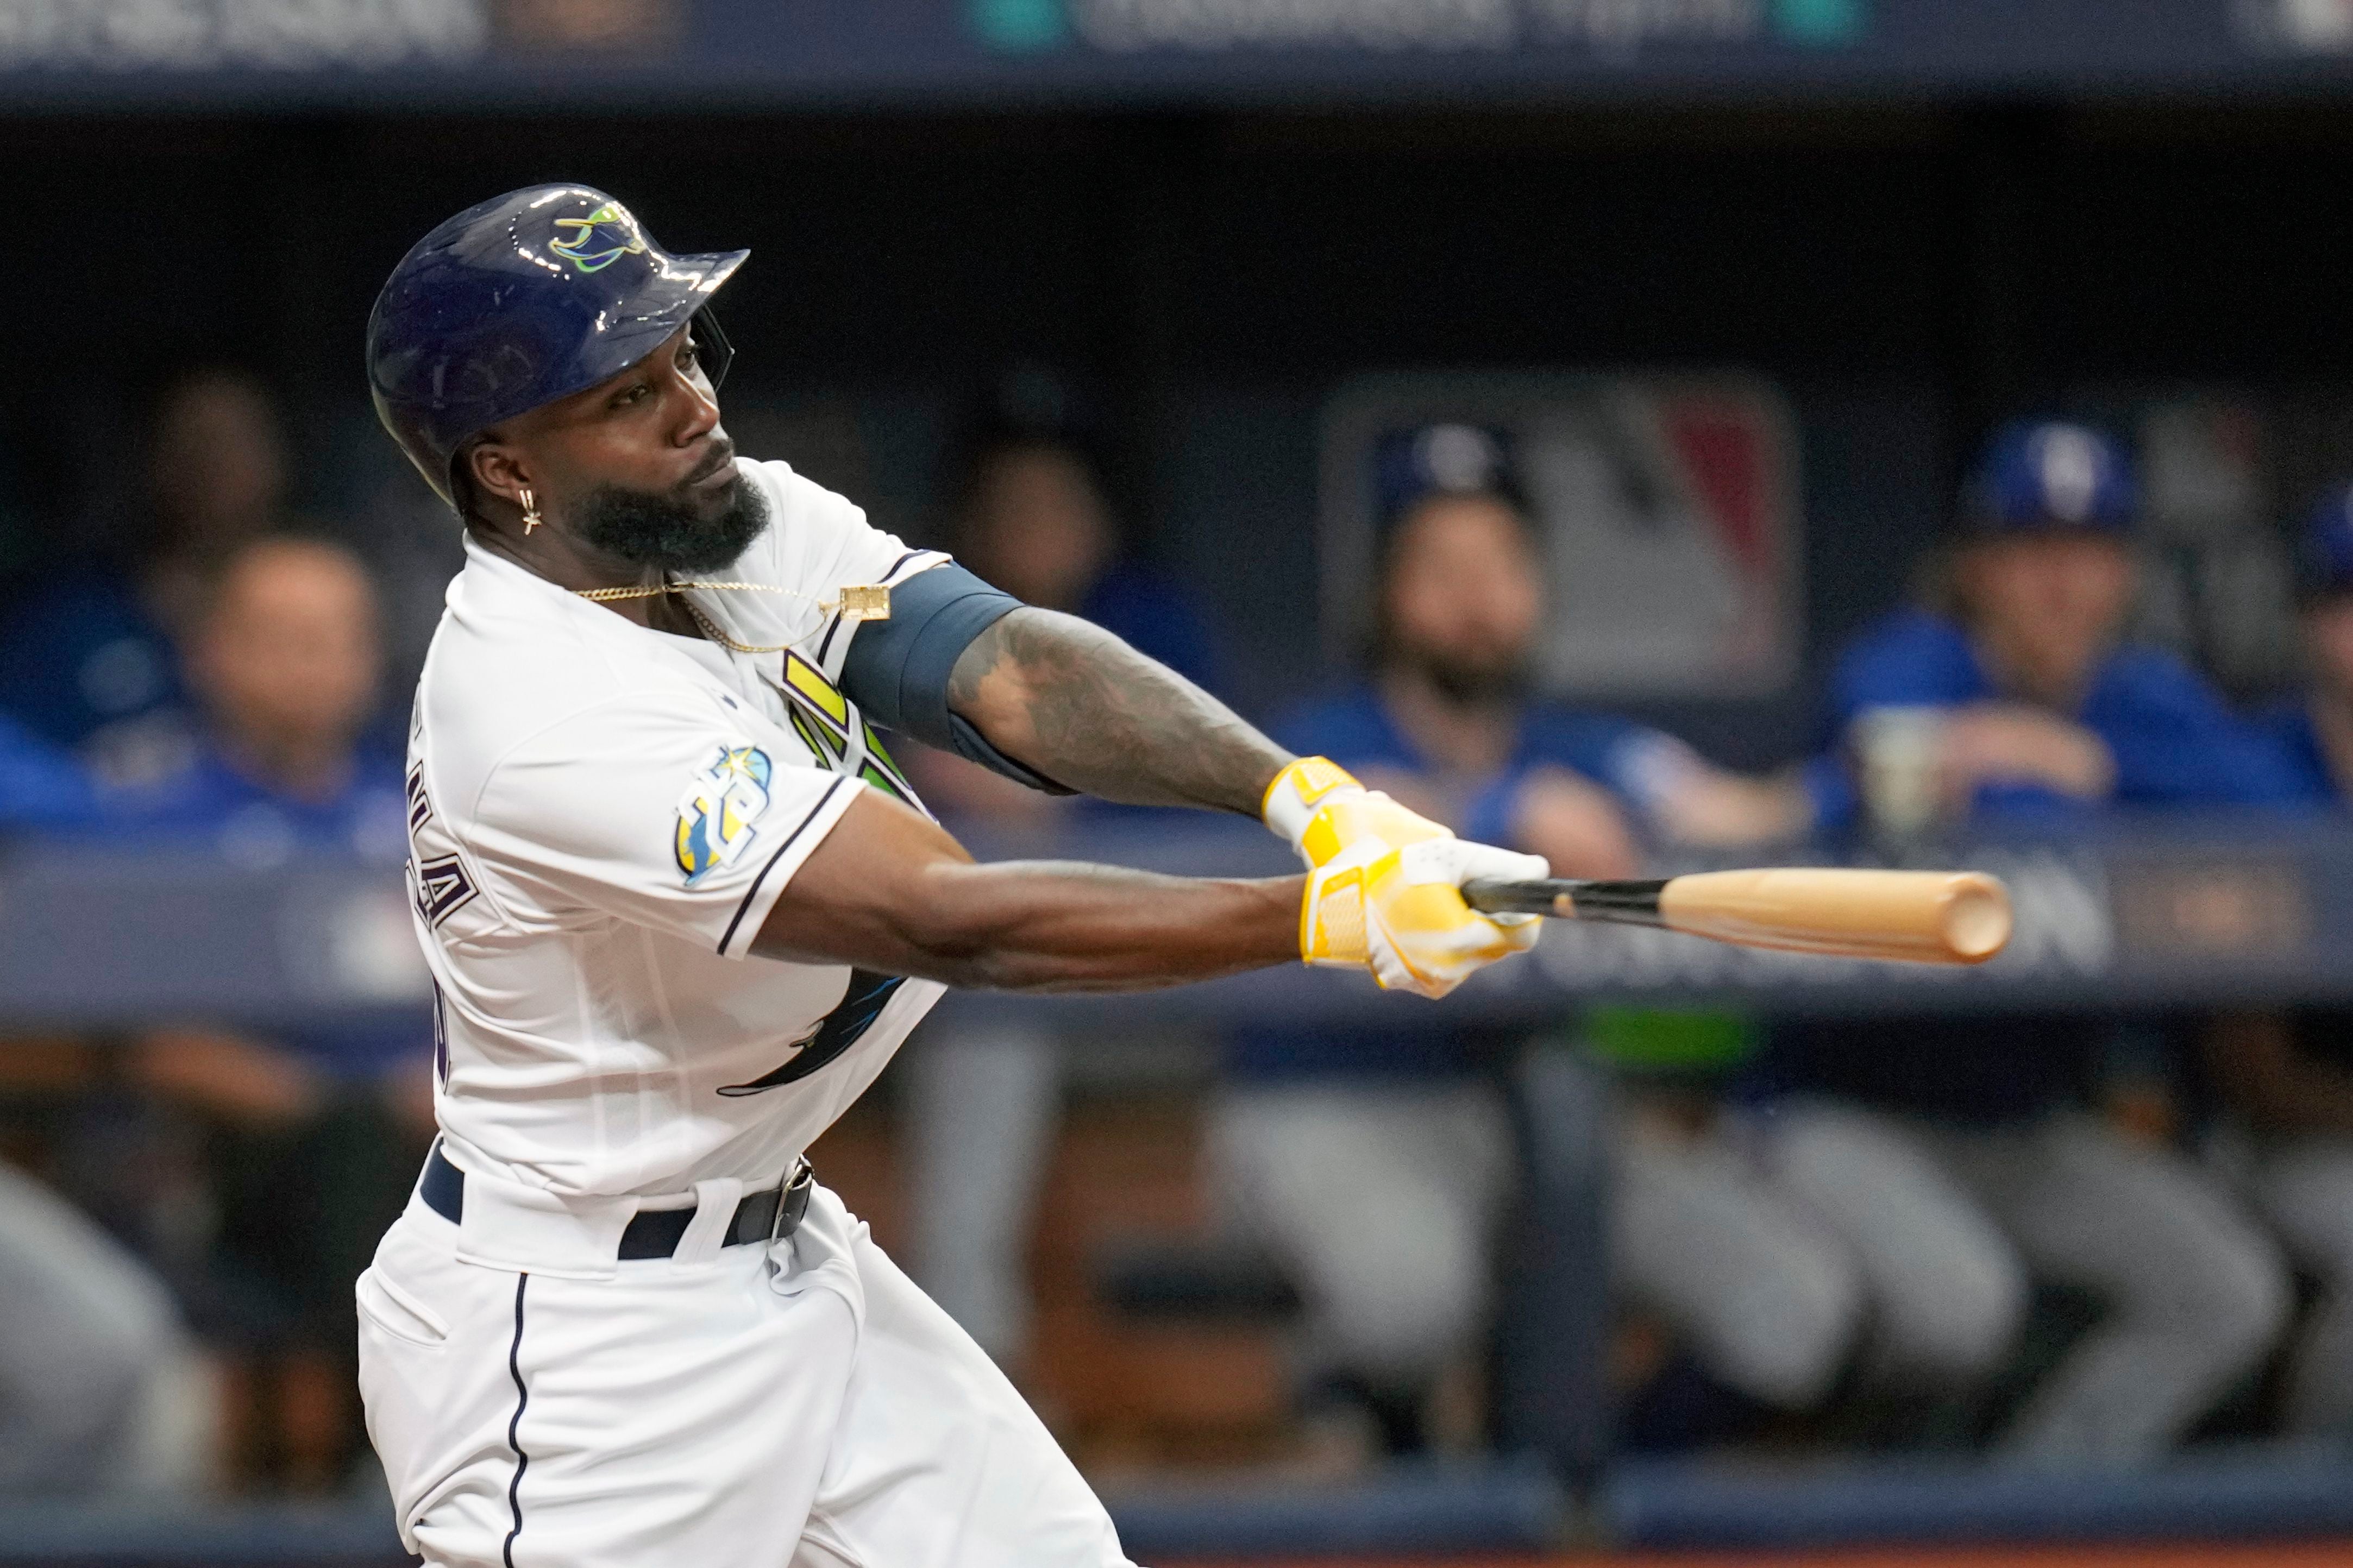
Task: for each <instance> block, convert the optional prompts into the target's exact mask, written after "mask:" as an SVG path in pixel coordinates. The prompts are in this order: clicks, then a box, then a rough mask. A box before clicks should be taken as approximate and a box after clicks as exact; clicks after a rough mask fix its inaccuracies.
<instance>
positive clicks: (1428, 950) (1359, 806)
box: [1265, 757, 1551, 996]
mask: <svg viewBox="0 0 2353 1568" xmlns="http://www.w3.org/2000/svg"><path fill="white" fill-rule="evenodd" d="M1265 816H1266V822H1267V826H1269V827H1271V828H1272V829H1273V830H1274V831H1275V832H1276V833H1277V834H1280V835H1281V836H1282V837H1285V838H1288V839H1289V840H1291V842H1292V843H1293V846H1295V847H1297V848H1298V850H1299V853H1300V857H1301V858H1303V860H1305V861H1306V863H1307V895H1306V898H1305V899H1304V900H1303V902H1302V905H1301V909H1300V916H1299V952H1300V956H1301V957H1302V958H1303V959H1304V960H1305V961H1306V962H1308V963H1320V964H1332V965H1340V966H1345V967H1348V968H1356V967H1363V968H1366V969H1369V970H1371V971H1372V973H1373V978H1374V979H1375V980H1376V981H1377V982H1379V983H1380V984H1382V985H1383V986H1385V987H1388V988H1389V989H1392V990H1398V991H1410V992H1413V993H1414V994H1417V995H1421V996H1443V995H1445V994H1447V993H1448V992H1450V991H1451V990H1453V989H1454V988H1455V987H1456V986H1457V985H1460V984H1462V982H1463V981H1464V980H1466V979H1467V978H1469V977H1470V976H1471V975H1472V973H1474V972H1476V971H1478V970H1480V969H1483V968H1485V967H1486V966H1487V965H1488V964H1490V963H1494V962H1495V961H1496V960H1497V959H1499V958H1507V957H1509V956H1510V955H1511V954H1513V953H1514V952H1526V951H1527V950H1528V949H1529V948H1531V947H1534V946H1535V942H1536V937H1537V935H1538V934H1539V932H1540V931H1542V930H1543V921H1541V920H1540V919H1539V918H1537V917H1535V916H1533V915H1498V916H1490V915H1483V914H1481V913H1480V912H1479V911H1477V910H1473V909H1472V908H1471V907H1470V906H1469V905H1468V904H1466V903H1464V902H1463V901H1462V895H1461V891H1460V890H1459V889H1461V885H1462V884H1463V883H1464V882H1467V881H1470V880H1472V879H1474V878H1482V877H1495V878H1504V879H1525V878H1535V877H1545V876H1549V875H1550V874H1551V868H1549V867H1547V866H1546V864H1545V862H1544V861H1543V860H1542V859H1541V858H1538V857H1536V856H1534V855H1515V854H1514V853H1512V852H1511V851H1510V850H1507V849H1497V848H1493V847H1491V846H1488V845H1484V844H1466V843H1464V842H1463V841H1462V840H1461V839H1459V838H1457V837H1454V835H1453V834H1452V833H1451V831H1449V830H1448V829H1447V828H1445V827H1443V826H1440V824H1438V823H1435V822H1432V821H1430V819H1429V818H1428V817H1425V816H1418V815H1416V814H1415V813H1413V812H1410V811H1408V810H1407V809H1406V808H1405V807H1404V806H1401V805H1398V803H1397V802H1395V801H1393V800H1391V799H1390V798H1389V797H1388V795H1381V794H1377V793H1376V792H1374V791H1370V790H1367V789H1366V788H1365V787H1364V786H1363V785H1362V784H1358V783H1357V782H1356V780H1355V779H1354V778H1353V777H1351V776H1350V775H1349V774H1348V773H1347V772H1346V771H1345V770H1344V769H1342V768H1340V767H1338V766H1336V765H1335V764H1334V763H1330V762H1328V761H1326V760H1325V759H1324V758H1322V757H1303V758H1301V759H1300V760H1299V761H1298V762H1295V763H1292V764H1291V766H1289V767H1287V768H1285V769H1284V770H1283V771H1282V773H1280V774H1278V775H1276V777H1275V781H1274V783H1273V784H1271V786H1269V788H1268V790H1267V794H1266V808H1265Z"/></svg>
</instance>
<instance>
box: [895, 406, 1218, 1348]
mask: <svg viewBox="0 0 2353 1568" xmlns="http://www.w3.org/2000/svg"><path fill="white" fill-rule="evenodd" d="M950 488H951V494H952V495H953V497H954V503H953V510H952V512H951V515H950V519H949V528H948V533H949V543H950V544H951V546H952V548H953V549H954V551H955V556H956V559H957V560H958V561H959V562H960V563H963V564H964V565H965V567H967V568H969V569H970V570H971V571H972V572H974V573H975V574H977V575H979V576H980V577H981V578H982V579H983V580H985V581H987V582H988V583H990V584H994V585H995V586H997V587H999V588H1002V589H1004V590H1005V591H1006V592H1007V593H1008V594H1011V595H1013V596H1014V597H1016V598H1018V599H1019V600H1021V601H1022V602H1023V603H1025V604H1029V605H1041V606H1043V607H1045V608H1048V609H1056V610H1062V611H1065V612H1068V613H1070V614H1072V615H1077V616H1083V617H1085V618H1086V619H1088V620H1090V621H1092V622H1094V623H1095V624H1096V625H1097V626H1102V627H1103V628H1104V629H1106V630H1108V631H1111V632H1113V633H1114V634H1116V635H1117V636H1118V637H1121V638H1122V639H1123V640H1124V641H1125V642H1126V643H1127V644H1128V645H1129V646H1130V647H1134V648H1135V649H1136V650H1137V651H1138V652H1140V653H1142V654H1144V655H1145V657H1146V658H1155V659H1157V660H1159V661H1160V662H1161V663H1162V664H1165V665H1166V666H1167V667H1168V668H1171V669H1173V670H1175V671H1176V672H1177V673H1178V674H1180V675H1182V676H1184V677H1186V678H1187V679H1189V680H1191V681H1193V682H1194V683H1195V684H1196V685H1198V686H1201V687H1204V688H1206V689H1208V690H1210V691H1212V692H1216V691H1219V690H1220V689H1221V687H1222V678H1221V670H1220V665H1221V662H1222V661H1221V658H1220V655H1219V649H1218V647H1217V644H1216V641H1215V638H1214V637H1213V636H1212V634H1211V632H1210V630H1209V627H1208V621H1207V619H1206V617H1205V616H1202V614H1201V613H1200V611H1199V610H1198V607H1197V606H1196V605H1195V604H1194V602H1193V600H1192V598H1191V596H1190V595H1187V593H1186V592H1185V591H1184V590H1183V589H1182V588H1181V587H1179V586H1178V585H1176V584H1174V583H1171V582H1170V581H1168V580H1167V579H1166V578H1164V577H1162V576H1161V575H1160V574H1157V573H1155V572H1154V571H1152V570H1151V569H1150V568H1149V567H1147V566H1145V565H1143V564H1142V563H1138V562H1136V561H1134V559H1133V558H1132V557H1131V556H1129V555H1128V554H1127V553H1126V552H1125V551H1124V548H1123V544H1122V541H1121V538H1120V534H1119V530H1118V528H1117V526H1116V525H1115V524H1114V522H1113V518H1112V513H1111V508H1110V506H1109V504H1108V502H1107V501H1106V500H1105V499H1104V495H1103V485H1102V482H1101V480H1100V479H1099V478H1098V476H1097V473H1096V469H1095V466H1094V464H1093V463H1092V461H1091V460H1090V459H1089V458H1088V457H1087V456H1086V454H1085V451H1084V449H1083V448H1082V447H1081V446H1080V445H1079V444H1078V443H1077V442H1076V441H1075V440H1073V439H1071V437H1068V436H1065V435H1063V434H1060V432H1059V430H1058V429H1057V428H1056V427H1055V426H1053V425H1052V424H1050V423H1041V422H1039V421H1035V420H1029V419H1009V418H1005V417H1002V416H999V417H997V418H994V419H992V420H991V421H990V422H989V423H988V424H987V426H985V427H984V428H983V429H982V430H981V432H980V433H979V434H978V435H977V437H975V438H974V439H973V440H972V441H971V442H970V444H969V446H968V449H967V450H966V451H965V454H964V456H963V458H962V460H961V462H960V463H959V464H958V465H957V470H956V473H955V477H954V479H953V481H952V484H951V487H950ZM907 759H908V765H909V767H910V769H911V770H913V773H914V776H915V782H916V784H917V786H918V787H919V788H920V789H921V790H922V792H923V797H924V799H925V801H926V802H927V803H928V804H929V805H931V806H932V807H933V809H934V810H936V811H938V812H939V813H940V814H941V815H942V816H943V817H944V818H945V819H946V820H947V821H948V822H949V823H950V824H951V825H952V826H956V827H959V828H963V829H970V828H972V827H975V826H985V825H987V824H990V823H994V824H996V825H997V826H1000V827H1003V826H1011V825H1018V826H1025V827H1027V828H1029V829H1030V830H1032V831H1048V830H1051V829H1053V828H1056V827H1058V826H1059V827H1063V828H1067V827H1069V826H1071V825H1072V824H1073V823H1076V822H1079V821H1082V820H1090V819H1092V820H1098V821H1100V820H1103V819H1105V818H1108V817H1113V816H1122V817H1125V816H1136V815H1138V809H1137V808H1131V807H1120V806H1113V805H1104V804H1103V803H1102V802H1097V801H1073V800H1062V799H1058V798H1057V797H1055V796H1052V795H1041V794H1039V792H1037V791H1035V790H1031V789H1026V788H1024V787H1022V786H1021V785H1019V784H1015V783H1013V782H1012V781H1011V780H1009V779H1008V778H1006V777H1004V776H1003V775H1001V774H998V773H990V772H989V771H987V769H985V768H982V767H979V766H977V765H976V764H974V763H967V762H965V761H964V760H963V759H961V758H958V757H955V756H951V755H949V754H948V753H946V752H939V751H935V750H933V749H932V748H929V747H915V748H912V749H910V750H909V752H908V753H907ZM1062 1050H1063V1047H1062V1042H1061V1041H1060V1039H1059V1038H1058V1037H1056V1036H1055V1035H1054V1034H1053V1033H1052V1032H1051V1031H1050V1030H1047V1029H1043V1028H1040V1027H1038V1026H1036V1025H1034V1024H1029V1023H1024V1022H1008V1023H1002V1024H997V1025H994V1026H976V1025H971V1024H959V1023H956V1022H955V1021H954V1020H953V1019H943V1020H940V1021H938V1022H935V1023H934V1024H933V1025H932V1026H931V1027H929V1028H928V1029H926V1030H924V1031H923V1036H922V1037H921V1038H920V1040H919V1041H918V1043H917V1044H916V1045H915V1046H914V1047H913V1049H912V1050H911V1051H910V1052H909V1053H908V1055H907V1058H906V1061H905V1062H904V1064H903V1065H902V1067H901V1068H900V1071H901V1072H902V1074H903V1075H904V1076H903V1079H902V1093H903V1094H904V1096H905V1099H904V1100H902V1105H903V1106H904V1108H905V1110H906V1115H907V1131H906V1139H907V1153H908V1157H909V1170H910V1179H911V1184H912V1187H913V1199H914V1203H913V1214H914V1216H915V1234H914V1260H915V1269H914V1272H915V1275H916V1278H917V1279H918V1281H919V1282H920V1283H921V1284H922V1285H923V1289H924V1290H925V1291H927V1292H928V1293H929V1294H930V1295H931V1297H932V1299H933V1300H935V1301H937V1302H939V1304H940V1305H941V1306H942V1307H944V1308H945V1309H946V1310H947V1312H948V1314H949V1316H951V1317H953V1318H955V1321H957V1323H959V1324H960V1325H961V1326H962V1327H963V1328H964V1330H965V1332H966V1333H968V1334H970V1335H971V1336H972V1337H973V1338H974V1339H975V1340H976V1341H977V1342H979V1344H980V1346H981V1348H982V1349H983V1350H986V1351H987V1352H988V1353H989V1355H990V1356H991V1357H992V1358H994V1359H995V1360H996V1361H997V1364H998V1365H1000V1366H1003V1367H1006V1368H1008V1369H1009V1370H1011V1371H1013V1372H1014V1373H1016V1374H1017V1375H1018V1373H1020V1372H1021V1370H1022V1369H1021V1366H1020V1361H1021V1356H1022V1352H1023V1348H1024V1346H1025V1345H1026V1344H1027V1343H1028V1341H1029V1319H1030V1303H1029V1281H1028V1261H1029V1230H1030V1225H1031V1222H1032V1220H1033V1219H1034V1217H1035V1215H1036V1209H1037V1204H1038V1200H1039V1191H1040V1185H1041V1184H1042V1182H1043V1181H1044V1178H1045V1173H1046V1165H1047V1162H1048V1160H1049V1159H1050V1156H1051V1154H1052V1152H1053V1139H1054V1134H1055V1131H1056V1128H1057V1125H1058V1112H1059V1108H1060V1100H1061V1089H1062V1069H1063V1062H1062Z"/></svg>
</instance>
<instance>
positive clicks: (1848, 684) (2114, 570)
mask: <svg viewBox="0 0 2353 1568" xmlns="http://www.w3.org/2000/svg"><path fill="white" fill-rule="evenodd" d="M2134 506H2135V498H2134V490H2133V483H2132V476H2131V472H2130V470H2129V468H2127V467H2126V460H2125V457H2124V454H2123V452H2122V451H2121V450H2120V449H2118V448H2117V447H2116V445H2115V444H2114V443H2113V442H2111V441H2109V440H2108V439H2107V438H2106V437H2104V436H2102V435H2100V434H2099V433H2098V432H2096V431H2094V430H2091V429H2088V428H2085V427H2084V426H2076V425H2066V424H2059V423H2045V424H2040V425H2018V426H2010V427H2009V428H2007V429H2005V430H2004V431H2002V432H2001V433H2000V436H1998V437H1996V439H1995V440H1994V442H1993V444H1992V446H1991V447H1990V448H1989V451H1988V452H1987V454H1986V458H1985V461H1984V463H1983V465H1982V467H1981V468H1979V470H1978V474H1977V476H1976V478H1975V479H1974V480H1973V481H1972V483H1971V485H1970V493H1969V495H1968V498H1967V499H1966V500H1965V503H1964V509H1963V510H1964V515H1963V519H1962V521H1963V529H1964V531H1963V534H1962V537H1961V538H1960V540H1959V541H1958V542H1957V546H1956V548H1955V549H1954V550H1953V552H1952V553H1951V557H1950V560H1949V562H1948V563H1947V572H1946V574H1945V581H1944V582H1943V583H1942V584H1941V585H1940V591H1939V594H1938V595H1937V596H1938V597H1939V598H1940V600H1941V603H1939V604H1937V605H1935V606H1933V607H1928V608H1920V609H1912V610H1905V611H1902V612H1899V613H1898V614H1896V615H1894V616H1890V617H1889V618H1888V619H1887V620H1886V621H1884V622H1883V623H1882V624H1881V625H1880V626H1877V627H1875V628H1873V629H1872V630H1870V631H1868V632H1865V633H1864V634H1863V635H1862V637H1860V638H1859V639H1857V641H1856V642H1855V644H1854V645H1853V646H1852V647H1850V648H1848V649H1847V651H1846V653H1845V654H1844V655H1843V656H1842V657H1841V658H1840V659H1839V661H1838V665H1837V668H1836V669H1835V670H1834V671H1833V673H1832V676H1831V712H1830V720H1831V733H1832V737H1833V741H1834V742H1835V743H1836V744H1837V745H1839V746H1841V747H1852V748H1853V749H1854V750H1855V751H1857V752H1867V751H1868V750H1869V748H1870V747H1871V744H1872V742H1871V736H1870V732H1869V731H1870V721H1872V720H1873V717H1874V716H1876V715H1879V714H1882V713H1885V712H1888V711H1894V712H1896V713H1915V712H1921V711H1924V710H1933V712H1934V715H1935V721H1934V726H1933V731H1932V733H1933V753H1934V763H1935V777H1936V784H1937V793H1938V797H1939V798H1938V801H1937V805H1939V806H1940V807H1941V808H1942V811H1943V812H1944V814H1945V815H1946V816H1947V817H1950V818H1968V819H1971V820H1976V821H1979V822H1983V821H1988V820H1998V819H2010V820H2018V819H2027V820H2036V819H2040V820H2045V821H2050V820H2060V821H2064V820H2067V819H2069V818H2073V817H2080V816H2082V815H2083V814H2084V811H2085V810H2086V808H2089V807H2093V806H2098V805H2107V804H2115V805H2270V804H2276V803H2280V802H2284V801H2291V800H2293V799H2295V797H2296V795H2297V788H2296V783H2295V779H2294V777H2293V776H2292V775H2291V774H2290V773H2289V772H2288V770H2287V769H2285V768H2284V766H2283V765H2282V764H2281V762H2280V760H2279V757H2278V754H2277V750H2276V748H2275V747H2274V746H2272V745H2270V744H2268V743H2267V742H2266V741H2265V739H2264V737H2263V736H2262V735H2260V734H2259V733H2257V732H2256V731H2254V730H2253V727H2252V726H2250V725H2248V724H2246V723H2244V722H2242V721H2241V720H2239V719H2238V718H2237V717H2236V716H2235V715H2234V714H2232V712H2231V710H2230V709H2229V708H2228V706H2227V705H2226V704H2225V703H2224V702H2223V700H2222V699H2221V696H2220V694H2218V693H2217V692H2216V691H2215V690H2214V689H2213V688H2212V687H2211V686H2210V685H2209V684H2208V683H2207V682H2206V681H2205V680H2204V679H2202V678H2201V677H2200V676H2199V675H2198V674H2197V673H2196V672H2194V671H2193V670H2191V669H2190V668H2189V666H2187V665H2185V664H2183V663H2182V662H2181V661H2180V660H2179V659H2178V658H2175V657H2173V656H2172V655H2170V654H2168V653H2165V652H2162V651H2159V650H2158V649H2156V648H2150V647H2133V646H2129V645H2126V644H2123V643H2121V642H2120V641H2119V637H2120V635H2121V633H2122V630H2123V627H2124V625H2125V619H2126V615H2127V613H2128V612H2129V611H2130V609H2131V607H2132V602H2133V594H2134V588H2135V583H2136V575H2137V574H2136V568H2135V563H2134V558H2133V553H2132V544H2131V540H2130V536H2129V531H2130V526H2131V522H2132V519H2133V514H2134ZM1872 760H1873V759H1872V758H1871V757H1869V756H1868V755H1864V756H1863V757H1862V762H1863V763H1864V764H1865V765H1866V767H1868V765H1869V763H1871V761H1872ZM1810 782H1811V783H1812V784H1814V786H1815V788H1816V792H1817V796H1818V800H1819V802H1820V808H1821V812H1822V816H1823V817H1824V819H1825V820H1826V821H1830V822H1836V821H1840V820H1842V819H1844V818H1846V817H1848V816H1851V815H1852V812H1853V811H1854V809H1855V807H1856V806H1857V805H1858V804H1860V797H1859V795H1858V794H1857V791H1856V789H1855V787H1854V785H1853V784H1852V782H1851V779H1850V775H1849V773H1848V767H1847V763H1846V760H1845V758H1844V757H1843V756H1842V755H1832V756H1829V757H1826V758H1824V759H1823V760H1822V761H1821V762H1820V763H1817V764H1816V766H1815V768H1814V770H1813V772H1812V773H1811V775H1810Z"/></svg>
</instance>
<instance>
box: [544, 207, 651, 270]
mask: <svg viewBox="0 0 2353 1568" xmlns="http://www.w3.org/2000/svg"><path fill="white" fill-rule="evenodd" d="M555 226H556V227H558V228H568V229H570V230H572V232H571V233H570V234H568V235H565V237H563V238H562V239H558V240H553V241H550V242H549V244H548V247H547V248H548V249H550V250H552V251H554V252H555V254H556V255H558V256H561V257H562V258H564V259H565V260H566V261H569V262H570V263H572V265H573V266H575V267H577V268H580V270H581V271H583V272H596V271H601V270H602V269H604V268H607V267H610V266H611V265H613V263H614V262H616V261H618V260H619V259H620V258H622V257H624V256H637V255H641V254H642V253H643V252H644V250H645V248H646V237H645V236H644V235H642V234H639V233H638V220H637V219H636V218H633V217H631V216H629V209H628V208H627V207H625V206H623V205H621V204H620V203H618V202H607V203H606V204H605V205H603V206H601V207H598V208H597V209H596V211H595V212H592V213H590V214H589V215H588V216H586V217H560V218H557V219H556V220H555Z"/></svg>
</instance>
